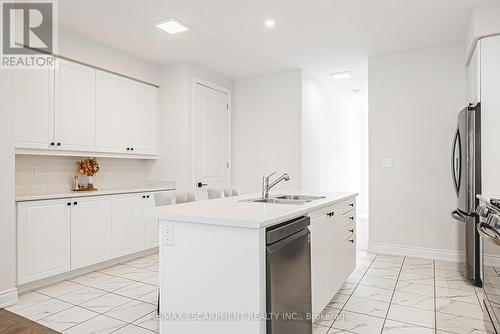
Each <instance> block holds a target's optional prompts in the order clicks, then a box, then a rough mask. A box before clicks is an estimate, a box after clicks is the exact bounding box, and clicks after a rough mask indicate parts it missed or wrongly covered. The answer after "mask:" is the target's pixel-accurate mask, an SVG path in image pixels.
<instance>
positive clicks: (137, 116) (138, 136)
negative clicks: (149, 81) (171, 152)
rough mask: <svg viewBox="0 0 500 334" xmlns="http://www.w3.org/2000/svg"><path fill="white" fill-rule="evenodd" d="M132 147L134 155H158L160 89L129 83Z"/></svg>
mask: <svg viewBox="0 0 500 334" xmlns="http://www.w3.org/2000/svg"><path fill="white" fill-rule="evenodd" d="M129 121H130V123H129V124H130V137H129V138H130V147H131V148H133V152H132V153H136V154H157V151H158V149H157V146H158V129H157V126H158V89H157V88H155V87H153V86H150V85H146V84H142V83H140V82H135V81H129Z"/></svg>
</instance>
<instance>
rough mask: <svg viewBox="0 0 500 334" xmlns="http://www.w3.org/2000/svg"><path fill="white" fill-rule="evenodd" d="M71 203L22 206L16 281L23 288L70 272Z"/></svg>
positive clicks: (62, 201) (19, 223) (38, 203)
mask: <svg viewBox="0 0 500 334" xmlns="http://www.w3.org/2000/svg"><path fill="white" fill-rule="evenodd" d="M67 203H68V200H50V201H40V202H38V201H37V202H25V203H19V205H18V207H17V219H18V225H17V235H18V239H17V261H18V263H17V279H18V284H23V283H27V282H31V281H35V280H38V279H42V278H46V277H49V276H53V275H57V274H60V273H64V272H66V271H69V270H70V220H71V207H70V206H68V205H67Z"/></svg>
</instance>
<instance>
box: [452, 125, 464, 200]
mask: <svg viewBox="0 0 500 334" xmlns="http://www.w3.org/2000/svg"><path fill="white" fill-rule="evenodd" d="M457 144H458V154H459V156H458V157H457V156H456V155H455V152H456V148H457ZM461 146H462V145H461V143H460V129H459V128H458V127H457V131H456V132H455V136H454V137H453V145H452V148H451V177H452V179H453V186H454V188H455V192H456V193H457V196H458V195H459V192H460V177H461V175H462V156H461V155H462V147H461ZM457 158H458V161H457V163H458V166H459V170H458V180H457V173H456V172H457V170H455V167H456V165H455V162H456V159H457Z"/></svg>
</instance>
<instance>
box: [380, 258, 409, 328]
mask: <svg viewBox="0 0 500 334" xmlns="http://www.w3.org/2000/svg"><path fill="white" fill-rule="evenodd" d="M405 260H406V256H405V257H403V262H402V263H401V267H400V269H399V274H398V278H397V279H396V284H395V285H394V290H393V291H392V295H391V300H390V301H389V307H388V308H387V312H386V313H385V318H384V322H383V323H382V328H381V329H380V334H382V332H383V331H384V327H385V323H386V322H387V317H388V316H389V311H390V310H391V305H392V300H393V298H394V294H395V293H396V287H397V286H398V282H399V277H400V276H401V271H402V270H403V266H404V264H405Z"/></svg>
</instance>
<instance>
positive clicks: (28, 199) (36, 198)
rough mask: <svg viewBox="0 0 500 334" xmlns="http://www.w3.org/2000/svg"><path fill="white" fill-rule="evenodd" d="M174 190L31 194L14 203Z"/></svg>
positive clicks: (159, 188)
mask: <svg viewBox="0 0 500 334" xmlns="http://www.w3.org/2000/svg"><path fill="white" fill-rule="evenodd" d="M172 190H176V189H175V187H144V188H142V187H139V188H123V189H110V190H98V191H94V192H90V191H89V192H78V191H74V192H64V193H54V194H32V195H18V196H16V199H15V201H16V203H18V202H31V201H44V200H54V199H64V198H81V197H94V196H109V195H120V194H135V193H141V192H157V191H172Z"/></svg>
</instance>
